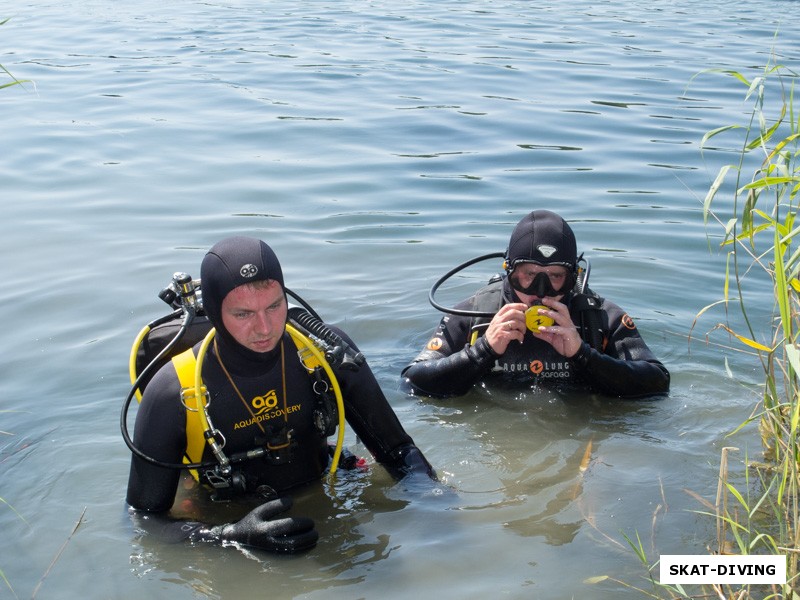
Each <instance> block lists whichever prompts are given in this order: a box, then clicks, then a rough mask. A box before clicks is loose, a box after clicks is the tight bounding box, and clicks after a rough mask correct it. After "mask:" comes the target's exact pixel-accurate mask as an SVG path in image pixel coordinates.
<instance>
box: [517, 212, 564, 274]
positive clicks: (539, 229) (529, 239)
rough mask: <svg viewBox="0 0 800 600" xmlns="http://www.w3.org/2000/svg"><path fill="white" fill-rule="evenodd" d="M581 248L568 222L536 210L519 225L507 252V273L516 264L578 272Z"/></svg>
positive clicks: (550, 213) (549, 213) (554, 215)
mask: <svg viewBox="0 0 800 600" xmlns="http://www.w3.org/2000/svg"><path fill="white" fill-rule="evenodd" d="M577 261H578V248H577V244H576V242H575V234H574V233H573V231H572V228H571V227H570V226H569V225H568V224H567V222H566V221H565V220H564V219H563V218H561V217H560V216H558V215H557V214H555V213H554V212H551V211H549V210H535V211H533V212H532V213H530V214H528V215H527V216H525V217H523V219H522V220H521V221H520V222H519V223H517V225H516V227H514V231H513V232H512V233H511V239H510V241H509V243H508V250H507V251H506V269H507V270H508V272H509V273H510V272H511V271H513V270H514V267H515V266H516V265H517V263H520V262H533V263H536V264H538V265H561V266H564V267H567V269H569V270H570V271H574V270H575V265H576V263H577Z"/></svg>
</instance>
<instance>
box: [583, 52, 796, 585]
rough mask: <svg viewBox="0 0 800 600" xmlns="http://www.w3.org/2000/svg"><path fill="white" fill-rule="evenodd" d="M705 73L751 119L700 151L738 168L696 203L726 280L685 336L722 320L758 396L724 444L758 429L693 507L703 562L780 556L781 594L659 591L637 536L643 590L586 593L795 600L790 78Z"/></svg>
mask: <svg viewBox="0 0 800 600" xmlns="http://www.w3.org/2000/svg"><path fill="white" fill-rule="evenodd" d="M707 73H719V74H722V75H723V76H725V77H727V78H729V80H730V81H733V82H734V83H735V85H741V86H743V87H744V89H745V90H746V91H745V93H744V99H745V102H748V103H751V104H752V108H751V109H750V111H749V114H748V116H747V118H746V119H745V121H746V122H745V123H743V124H735V125H727V126H724V127H720V128H718V129H714V130H713V131H710V132H708V133H707V134H706V135H705V136H704V137H703V139H702V144H701V147H702V149H703V150H704V151H706V150H708V149H709V148H711V142H712V140H713V141H714V143H715V144H717V145H721V144H720V142H721V143H725V141H726V140H729V139H730V138H733V139H735V140H736V142H735V143H736V144H737V146H736V148H735V155H736V156H737V160H736V161H735V163H734V164H728V165H724V166H723V167H721V168H720V169H719V172H718V174H717V176H716V179H715V180H714V182H713V183H712V184H711V186H710V188H709V190H708V193H707V195H706V197H705V199H704V200H703V219H704V222H705V223H706V225H707V226H709V222H711V225H712V226H713V225H714V224H716V227H718V228H720V229H721V230H722V236H721V237H722V242H721V245H720V248H721V249H722V250H723V252H724V253H725V258H726V262H725V278H724V286H723V290H722V298H721V299H720V300H718V301H717V302H714V303H712V304H709V305H708V306H706V307H704V308H703V309H702V310H700V311H699V312H698V314H697V317H696V319H695V323H694V324H693V325H692V330H693V329H694V328H695V327H696V325H697V323H698V320H699V319H700V317H701V316H702V315H704V314H706V313H709V311H711V310H712V309H720V308H721V309H724V311H725V319H724V322H723V323H719V324H718V325H716V326H715V327H714V328H713V330H712V331H716V332H724V333H725V334H726V335H727V336H728V341H727V342H726V344H727V345H728V346H730V347H731V348H732V349H735V350H742V351H745V352H746V353H747V354H748V355H751V356H753V357H754V360H756V361H757V362H758V363H759V364H760V366H761V369H762V371H763V385H761V386H759V390H758V395H757V397H756V398H755V399H754V406H753V409H752V412H750V414H749V415H746V416H745V417H744V419H743V421H742V423H741V424H740V425H739V426H738V427H736V428H735V430H734V431H732V432H731V435H732V434H734V433H738V432H740V431H741V430H744V429H746V428H749V427H754V426H755V427H758V433H759V434H760V438H761V441H762V447H763V448H762V452H761V456H760V457H759V460H752V459H751V458H749V457H745V469H744V473H743V475H740V474H738V473H737V474H735V475H734V474H732V473H730V472H729V468H728V462H729V455H730V454H731V453H732V452H735V451H737V450H738V449H737V448H732V447H726V448H723V449H722V453H721V457H720V469H719V484H718V489H717V496H716V499H715V501H714V502H713V503H712V502H710V501H708V500H706V499H703V498H701V497H699V496H696V495H694V494H693V495H694V496H695V497H696V499H697V500H698V501H699V502H700V503H701V504H702V505H703V506H704V508H705V510H702V511H698V513H699V514H704V515H707V516H709V517H710V518H712V519H714V522H715V523H716V525H717V539H716V544H711V543H709V544H708V552H709V553H715V554H729V555H730V554H741V555H746V554H785V555H786V556H787V580H788V583H787V584H786V585H785V586H781V585H775V586H758V587H756V586H749V585H703V586H693V587H697V588H699V589H698V590H697V591H696V592H694V591H692V592H691V593H690V592H689V591H687V590H686V589H685V588H687V587H689V586H680V585H665V584H661V583H660V582H659V581H657V578H656V576H655V573H654V572H655V570H656V569H657V568H658V561H657V560H656V561H655V562H654V563H652V564H651V562H650V561H649V560H648V557H647V553H646V552H645V550H644V547H643V545H642V543H641V541H640V540H639V536H638V534H637V535H636V537H635V540H634V539H632V538H631V537H629V536H627V535H625V534H623V537H624V538H625V540H626V542H627V543H628V545H629V546H630V548H631V549H632V551H633V552H634V554H635V555H636V556H637V558H638V560H639V562H640V563H641V564H642V565H643V566H644V567H645V569H646V571H647V573H646V576H645V578H644V580H645V584H646V585H645V586H642V587H636V586H633V585H631V584H630V583H628V582H624V581H621V580H619V579H616V578H613V577H608V576H602V577H598V578H593V579H591V580H588V581H587V583H598V582H600V581H613V582H615V583H617V584H619V585H622V586H624V587H627V588H630V589H634V590H638V591H639V592H641V593H642V594H643V595H645V596H648V597H651V598H673V599H674V598H723V599H725V598H730V599H734V598H735V599H737V600H745V599H752V598H759V599H761V598H788V599H791V600H800V567H799V565H798V559H800V442H799V441H798V434H799V433H800V432H799V431H798V429H800V348H798V336H799V335H800V298H799V297H798V296H799V295H800V244H798V242H800V222H798V223H796V222H795V221H796V217H797V209H798V201H799V200H800V194H799V192H800V115H798V113H797V112H796V107H795V104H794V92H795V89H796V87H795V84H796V83H797V81H798V73H797V72H795V71H793V70H792V69H790V68H788V67H786V66H785V65H780V64H769V65H767V66H766V67H765V68H764V69H763V70H762V71H761V72H760V73H759V74H758V75H757V76H755V77H753V78H752V79H748V78H747V77H746V76H745V75H743V74H742V73H739V72H736V71H730V70H729V71H706V72H704V73H703V74H707ZM726 150H727V148H726ZM709 243H711V236H710V235H709ZM765 286H769V287H765ZM764 289H772V291H773V298H774V302H773V305H772V307H771V308H770V307H767V308H769V311H768V312H769V313H770V315H769V317H768V318H766V319H765V318H764V317H763V314H764V312H765V307H764V306H762V304H763V303H762V302H758V303H755V302H754V301H753V300H752V298H753V296H754V293H758V292H760V291H762V290H764ZM690 338H691V333H690ZM759 340H761V341H759ZM654 518H655V517H654ZM643 587H648V588H650V589H649V590H645V589H642V588H643Z"/></svg>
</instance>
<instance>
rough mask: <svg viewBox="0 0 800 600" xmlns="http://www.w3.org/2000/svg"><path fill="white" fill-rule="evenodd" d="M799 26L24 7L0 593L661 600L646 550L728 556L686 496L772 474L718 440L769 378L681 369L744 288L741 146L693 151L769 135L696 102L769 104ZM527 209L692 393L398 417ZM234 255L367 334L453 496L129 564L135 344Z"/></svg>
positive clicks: (700, 359)
mask: <svg viewBox="0 0 800 600" xmlns="http://www.w3.org/2000/svg"><path fill="white" fill-rule="evenodd" d="M795 7H796V3H795V2H790V1H781V2H777V3H775V2H770V3H767V2H763V1H761V0H756V1H755V2H748V3H744V2H734V3H731V2H724V3H723V2H715V1H708V2H703V3H702V6H699V5H697V4H696V3H689V2H658V1H656V2H646V3H645V2H637V1H636V0H622V1H616V2H599V3H598V2H584V1H581V0H579V1H577V2H570V3H564V2H553V3H550V4H547V3H544V4H542V3H538V4H531V3H529V2H525V1H522V0H505V1H498V2H477V1H467V2H455V1H448V0H445V1H439V2H424V1H421V0H411V1H410V2H404V3H402V4H401V5H398V4H397V3H390V2H382V1H375V2H355V1H352V0H342V1H339V2H322V1H299V2H283V1H275V2H256V1H253V0H230V1H227V2H217V1H206V2H196V1H189V0H178V1H176V2H171V3H157V2H152V1H151V0H143V1H142V2H137V3H132V4H131V3H127V4H125V3H118V2H112V1H109V0H89V1H83V2H69V1H66V0H62V1H56V0H50V1H45V0H42V1H35V2H30V1H29V2H19V3H15V4H13V5H11V4H9V3H6V4H5V6H4V10H0V19H2V18H5V17H11V20H10V21H8V22H7V23H6V24H5V25H3V26H0V40H2V42H0V64H3V65H4V66H5V67H6V68H8V69H9V70H10V71H11V72H13V73H14V74H15V75H16V76H17V77H19V78H21V79H27V80H30V81H31V83H28V84H26V85H25V86H24V87H13V88H7V89H3V90H0V111H2V112H0V114H2V116H3V124H2V129H0V138H1V139H2V148H3V152H2V155H0V181H2V188H1V189H2V192H0V193H2V199H3V200H2V218H0V247H2V251H3V254H2V256H3V261H2V267H0V274H1V275H2V281H3V283H4V285H3V286H2V287H1V288H0V302H2V305H3V307H4V311H3V315H4V316H3V320H2V323H3V332H4V342H5V345H6V350H5V352H4V353H3V357H4V358H3V360H2V363H0V402H1V404H0V411H2V412H0V430H2V433H0V436H1V437H0V473H2V478H1V479H0V481H2V484H0V497H2V499H3V500H4V501H5V502H6V503H7V504H2V505H0V523H1V524H2V530H3V532H4V533H5V535H4V536H3V539H2V541H0V570H2V573H3V574H4V575H5V577H6V578H7V579H8V581H9V583H10V584H11V586H13V589H14V593H13V594H12V593H11V592H9V590H8V589H7V588H3V589H4V592H3V593H2V594H0V597H7V596H9V594H10V595H11V596H12V597H13V596H14V595H16V596H17V597H20V598H25V597H30V596H31V595H32V594H33V593H34V590H36V588H37V585H39V584H40V583H41V587H39V588H38V591H37V597H38V598H63V597H71V596H78V595H80V596H81V597H85V598H134V597H136V598H139V597H153V598H171V599H180V598H234V597H236V598H239V597H242V598H250V597H261V596H266V595H269V596H271V597H276V598H307V599H314V598H325V599H329V598H377V597H380V598H390V597H411V596H413V595H420V594H424V595H425V596H431V595H432V594H435V595H436V596H437V597H439V598H465V597H466V598H479V597H508V598H531V597H533V598H568V597H573V596H574V597H591V598H615V599H617V598H636V597H640V594H638V593H637V592H634V591H631V590H630V589H628V588H626V587H624V586H621V585H618V584H613V583H611V582H605V583H601V584H595V585H591V584H588V583H586V580H587V579H588V578H590V577H594V576H598V575H609V576H612V577H614V578H616V579H619V580H622V581H627V582H633V583H636V584H641V583H642V580H641V579H640V578H641V576H642V575H644V572H643V570H642V569H641V567H640V565H639V564H638V561H637V560H636V558H635V556H634V555H633V553H632V551H631V550H630V549H629V548H628V547H627V544H626V542H625V539H624V536H625V535H627V536H629V537H635V536H636V535H637V534H638V535H639V536H640V537H641V538H642V540H643V544H644V545H645V547H646V549H647V550H648V552H650V555H651V558H652V560H655V559H656V558H657V557H658V555H659V554H691V553H702V552H704V551H705V549H706V546H707V545H708V544H710V543H713V539H714V536H715V532H714V526H713V523H712V522H710V521H709V520H708V519H707V518H705V517H702V516H700V515H698V514H697V513H696V512H695V511H698V510H700V509H701V505H700V504H699V503H698V501H697V500H696V499H695V498H693V497H692V496H691V495H690V494H688V493H687V491H686V490H690V491H692V492H693V493H696V494H698V495H700V496H702V497H704V498H706V499H709V500H713V498H714V495H715V493H716V488H717V480H716V477H717V469H718V467H717V465H718V463H719V456H720V451H721V448H722V447H723V446H725V445H730V444H735V445H737V446H739V447H740V448H741V451H740V452H739V453H738V454H736V455H735V457H736V461H742V460H743V459H744V456H745V452H749V453H757V452H758V449H759V445H758V444H759V443H758V440H757V437H756V435H755V433H754V432H753V431H745V433H743V434H741V435H739V436H738V437H736V438H734V439H729V438H727V437H726V434H728V433H729V432H730V431H731V430H732V429H734V428H735V427H736V426H737V425H738V424H739V423H740V422H741V421H743V420H744V419H745V418H746V416H747V415H748V414H749V410H750V407H751V406H752V405H753V403H754V401H755V399H756V397H757V392H756V384H757V383H758V381H759V377H758V368H757V365H756V364H755V361H753V360H752V358H751V357H748V356H746V355H743V354H741V353H738V352H735V351H731V350H729V349H727V348H725V347H723V346H715V345H711V346H706V345H704V344H702V343H693V344H689V343H688V342H687V335H688V333H689V331H690V328H691V325H692V322H693V319H694V317H695V315H696V314H697V313H698V312H699V311H700V310H701V309H702V308H703V307H704V306H706V305H707V304H710V303H711V302H713V301H715V300H717V299H719V298H720V296H721V293H722V278H723V273H724V256H723V254H722V253H721V252H720V251H719V250H718V249H717V247H716V244H717V242H718V241H719V230H718V229H714V228H713V227H709V228H708V229H707V228H706V227H705V226H704V223H703V219H702V214H701V202H702V199H703V197H704V196H705V193H706V190H707V189H708V186H709V184H710V183H711V181H713V178H714V176H715V175H716V171H717V169H718V168H719V166H720V165H722V164H725V163H726V162H730V161H733V160H735V158H736V155H735V150H736V148H737V143H736V139H735V138H731V139H729V141H728V142H722V141H720V142H717V143H715V144H714V149H712V150H709V151H707V152H705V153H702V154H701V152H700V148H699V143H700V140H701V138H702V136H703V134H704V133H706V132H707V131H709V130H711V129H714V128H716V127H720V126H723V125H728V124H733V123H744V122H746V119H747V113H748V110H749V107H748V104H747V103H745V102H744V91H745V90H744V88H742V87H741V86H740V85H737V84H735V82H734V81H733V80H732V79H731V78H726V77H724V76H722V75H719V74H716V75H715V74H703V75H700V76H698V77H696V78H695V76H696V75H697V74H698V73H700V72H701V71H703V70H705V69H720V70H724V69H733V70H737V71H742V72H744V73H746V74H747V75H748V76H749V77H752V76H755V75H756V74H758V73H759V71H760V69H761V68H762V67H763V65H764V64H766V63H767V62H768V61H770V60H771V59H772V58H771V53H772V52H773V50H774V53H775V55H776V56H777V60H779V61H780V62H783V63H786V64H789V65H793V66H794V67H795V69H796V67H797V61H798V57H799V56H800V46H799V45H798V39H797V36H796V34H795V33H794V31H793V30H792V29H791V28H790V27H789V26H788V25H787V24H786V23H782V22H781V18H782V16H783V15H791V14H793V9H794V8H795ZM776 31H778V35H777V37H776V36H775V33H776ZM535 208H549V209H553V210H556V211H558V212H560V213H561V214H562V215H563V216H564V217H565V218H566V219H568V220H569V221H570V223H571V224H572V225H573V228H574V229H575V232H576V234H577V236H578V242H579V249H580V250H581V251H583V252H585V254H586V256H587V257H589V258H590V260H591V263H592V287H593V288H595V289H596V290H597V291H599V292H600V293H601V294H604V295H606V296H608V297H610V298H612V299H613V300H615V301H616V302H617V303H619V304H620V305H622V306H623V307H624V308H626V309H627V311H628V312H629V313H630V314H631V315H632V316H633V317H634V318H635V319H636V321H637V323H638V325H639V327H640V329H641V330H642V332H643V334H644V336H645V337H646V339H647V341H648V342H649V344H650V346H651V347H652V348H653V350H654V351H655V352H656V354H657V355H658V356H659V357H660V358H662V359H663V361H664V362H665V364H666V365H667V366H668V368H669V369H670V371H671V372H672V375H673V380H672V381H673V383H672V391H671V393H670V395H669V397H668V398H664V399H660V400H649V401H643V402H622V401H617V400H611V399H607V398H601V397H595V396H588V397H586V396H583V397H562V396H559V395H556V394H554V393H548V392H542V391H539V392H531V391H527V392H520V393H508V392H500V391H497V390H495V391H491V390H490V391H482V390H476V391H475V392H474V393H471V394H469V395H467V396H465V397H463V398H458V399H452V400H447V401H439V400H437V401H434V400H427V399H420V398H414V397H410V396H407V395H405V394H404V393H403V392H401V391H400V389H399V379H398V376H399V371H400V369H401V368H402V367H403V366H404V365H405V364H406V363H407V362H408V361H409V360H411V358H412V357H413V356H414V355H415V354H416V352H417V351H418V350H419V349H420V348H421V346H422V344H423V343H424V342H425V340H426V338H427V335H428V334H429V333H430V331H431V330H432V329H433V327H434V325H435V323H436V321H437V320H438V318H439V314H437V313H436V311H435V310H434V309H433V308H432V307H431V306H430V305H429V304H428V302H427V292H428V289H429V287H430V285H431V284H432V283H433V282H434V281H435V280H436V279H437V278H438V277H439V276H440V275H442V274H443V273H444V272H445V271H446V270H448V269H450V268H452V267H453V266H455V265H456V264H458V263H460V262H462V261H464V260H467V259H469V258H472V257H474V256H478V255H481V254H486V253H490V252H497V251H502V250H504V249H505V245H506V243H507V240H508V236H509V235H510V232H511V229H512V227H513V225H514V224H515V223H516V222H517V221H518V220H519V218H521V217H522V216H523V215H524V214H526V213H527V212H529V211H530V210H533V209H535ZM707 233H708V234H710V235H711V241H709V240H708V239H707V237H706V234H707ZM231 234H244V235H253V236H258V237H261V238H263V239H265V240H266V241H268V242H269V243H270V244H271V245H272V246H273V248H274V249H275V250H276V252H277V253H278V255H279V257H280V258H281V260H282V263H283V267H284V273H285V275H286V280H287V284H288V285H289V287H290V288H292V289H293V290H295V291H297V292H299V293H300V294H302V295H303V296H304V297H305V298H306V300H308V301H309V302H311V303H312V304H313V305H314V307H315V308H316V310H317V311H318V312H319V313H320V314H321V315H323V316H324V317H326V319H328V320H329V321H330V322H332V323H335V324H337V325H341V326H343V327H344V328H345V329H347V330H348V332H349V333H350V334H351V335H352V336H353V337H354V338H355V339H356V341H357V342H358V343H359V345H360V347H361V349H362V350H363V351H364V352H365V354H366V355H367V357H368V358H369V361H370V364H371V365H372V368H373V369H374V370H375V372H376V375H377V376H378V378H379V380H380V381H381V383H382V385H383V386H384V388H385V389H386V392H387V395H388V396H389V399H390V401H391V402H392V404H393V406H394V408H395V410H396V411H397V413H398V415H399V416H400V418H401V420H402V421H403V423H404V424H405V425H406V427H407V429H408V430H409V432H410V433H411V434H412V435H413V437H414V438H415V440H416V442H417V443H418V445H419V446H420V447H421V448H422V449H423V450H424V452H425V453H426V455H427V456H428V457H429V459H430V460H431V462H432V463H433V464H434V465H435V466H436V468H437V470H438V471H439V473H440V475H441V477H442V481H443V483H445V484H446V485H447V486H448V487H449V488H451V489H452V490H453V492H452V494H447V495H443V496H432V495H430V494H426V493H425V492H424V490H419V489H416V488H413V487H412V488H409V487H408V486H405V485H402V484H401V485H394V484H393V482H392V480H391V479H390V478H389V477H388V475H387V474H386V473H385V472H384V471H382V469H381V468H380V467H375V468H373V469H372V470H371V471H370V472H369V473H368V474H366V475H352V476H349V477H343V478H341V479H340V480H339V481H337V483H336V485H335V486H333V487H330V486H327V485H320V486H319V488H317V489H314V490H309V491H307V492H305V493H303V494H301V495H300V496H299V497H298V498H296V499H295V500H296V512H297V513H298V514H306V515H308V516H311V517H313V518H314V519H315V521H316V522H317V527H318V529H319V530H320V533H321V540H320V544H319V546H318V547H317V548H316V549H314V550H313V551H311V552H309V553H308V554H306V555H303V556H301V557H290V558H287V557H275V556H272V555H266V554H263V553H258V552H247V551H238V550H235V549H224V548H218V547H199V548H188V547H186V546H183V545H179V546H166V545H163V544H159V543H158V542H156V541H153V540H151V539H148V538H147V537H141V536H140V535H138V533H137V532H136V531H135V530H134V528H133V526H132V524H131V522H130V519H129V518H128V515H127V513H126V510H125V506H124V493H125V486H126V481H127V469H128V462H129V453H128V450H127V449H126V447H125V445H124V444H123V442H122V440H121V437H120V434H119V429H118V421H119V410H120V406H121V403H122V400H123V398H124V396H125V394H126V393H127V375H126V373H127V355H128V351H129V348H130V344H131V343H132V341H133V337H134V336H135V334H136V332H137V331H138V330H139V328H140V327H141V326H142V325H143V324H144V323H146V322H148V321H149V320H151V319H153V318H155V317H157V316H159V315H161V314H162V313H163V312H164V310H165V308H166V306H165V305H163V304H162V303H161V302H160V300H158V298H157V297H156V294H157V293H158V291H159V290H160V289H161V288H162V287H163V286H164V285H166V283H168V281H169V278H170V277H171V275H172V273H173V272H175V271H186V272H189V273H190V274H194V275H196V276H197V275H199V264H200V260H201V258H202V255H203V253H204V252H205V250H206V249H207V248H208V247H210V246H211V245H212V244H213V243H214V242H216V241H217V240H219V239H221V238H222V237H224V236H227V235H231ZM498 268H499V265H498V264H484V265H480V266H476V267H475V269H473V270H470V271H469V272H468V273H465V274H464V276H463V277H462V278H461V279H460V280H459V281H455V282H453V285H452V286H450V287H449V288H448V289H447V290H444V291H443V295H442V298H447V299H450V300H451V301H453V302H455V301H456V300H458V299H460V298H461V297H462V296H464V295H466V294H467V293H469V291H470V290H472V289H473V288H474V287H476V286H477V285H479V284H480V283H481V282H482V281H484V280H485V279H486V278H487V277H488V276H489V275H491V274H492V273H494V272H495V271H496V270H497V269H498ZM768 292H769V290H768V289H767V290H762V291H761V292H759V291H758V290H757V291H756V292H755V298H756V300H758V299H759V293H760V294H761V295H762V296H763V298H762V300H763V301H764V303H765V315H764V321H763V322H764V323H766V322H767V318H768V317H767V313H768V311H769V309H770V308H771V306H770V303H769V301H768V298H769V294H768ZM722 318H723V315H722V314H721V313H719V312H718V313H716V314H713V313H712V314H709V315H707V316H706V317H705V318H704V319H701V322H700V323H699V325H698V327H697V328H696V329H695V331H694V334H695V336H696V337H697V339H698V340H700V341H702V340H703V339H704V336H705V334H706V333H707V332H709V331H710V330H711V329H712V328H713V327H714V325H715V324H716V322H718V321H719V320H720V319H722ZM712 338H714V336H713V335H712ZM714 339H715V342H716V343H727V340H725V339H724V338H719V337H718V336H717V337H716V338H714ZM726 367H727V368H729V369H730V371H731V372H732V373H735V376H729V375H728V373H727V371H726ZM348 443H349V444H350V445H351V446H353V447H354V448H355V449H356V450H358V446H357V444H356V440H355V439H353V438H352V436H351V435H350V434H348ZM587 448H590V454H589V457H590V460H589V462H588V463H585V462H584V460H583V459H584V456H585V453H586V451H587ZM587 464H588V468H586V469H582V466H584V467H586V466H587ZM9 505H10V506H13V509H14V510H12V509H11V508H10V507H9ZM215 510H219V511H222V516H224V515H225V511H226V510H228V511H232V510H233V509H231V508H226V507H216V509H215ZM78 523H79V526H78V527H77V529H76V530H75V531H74V532H73V528H74V527H75V525H76V524H78ZM62 547H63V550H62ZM56 557H57V560H56V561H55V563H54V564H52V567H51V563H53V561H54V559H55V558H56ZM45 575H46V577H45V578H44V581H42V578H43V577H44V576H45Z"/></svg>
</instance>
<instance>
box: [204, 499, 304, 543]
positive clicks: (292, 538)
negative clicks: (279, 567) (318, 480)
mask: <svg viewBox="0 0 800 600" xmlns="http://www.w3.org/2000/svg"><path fill="white" fill-rule="evenodd" d="M291 506H292V499H291V498H289V497H284V498H278V499H277V500H270V501H269V502H266V503H264V504H262V505H261V506H258V507H257V508H254V509H253V510H252V511H250V512H249V513H247V514H246V515H245V516H244V518H242V519H241V520H240V521H237V522H236V523H228V524H225V525H217V526H216V527H211V528H210V529H203V530H201V531H200V532H198V533H199V535H198V536H197V537H196V539H201V540H203V541H213V542H236V543H238V544H242V545H245V546H253V547H255V548H261V549H262V550H267V551H269V552H279V553H283V554H294V553H297V552H304V551H305V550H310V549H311V548H313V547H314V546H316V545H317V540H318V539H319V533H317V531H316V529H314V521H312V520H311V519H309V518H307V517H284V518H282V519H275V518H274V517H275V516H277V515H279V514H280V513H282V512H285V511H287V510H289V508H291Z"/></svg>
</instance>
